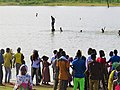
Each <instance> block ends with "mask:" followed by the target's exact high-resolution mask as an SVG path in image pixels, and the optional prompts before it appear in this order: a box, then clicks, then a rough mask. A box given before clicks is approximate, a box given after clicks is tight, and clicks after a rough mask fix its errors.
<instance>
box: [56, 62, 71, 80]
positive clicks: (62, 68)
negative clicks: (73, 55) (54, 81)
mask: <svg viewBox="0 0 120 90" xmlns="http://www.w3.org/2000/svg"><path fill="white" fill-rule="evenodd" d="M56 66H57V67H58V68H59V76H58V78H59V79H60V80H68V76H67V71H66V69H68V68H69V67H70V64H69V62H68V61H67V60H66V61H65V60H62V61H60V60H59V61H58V62H57V65H56Z"/></svg>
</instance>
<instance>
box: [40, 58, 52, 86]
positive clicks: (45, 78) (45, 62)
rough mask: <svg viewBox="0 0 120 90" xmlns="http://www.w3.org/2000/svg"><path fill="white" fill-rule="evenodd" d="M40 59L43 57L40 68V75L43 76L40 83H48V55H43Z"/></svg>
mask: <svg viewBox="0 0 120 90" xmlns="http://www.w3.org/2000/svg"><path fill="white" fill-rule="evenodd" d="M42 59H43V70H42V76H43V78H42V80H43V81H42V83H43V84H47V85H49V83H48V82H50V70H49V66H50V65H51V64H50V63H49V62H48V59H49V57H47V56H43V57H42Z"/></svg>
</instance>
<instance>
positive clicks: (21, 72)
mask: <svg viewBox="0 0 120 90" xmlns="http://www.w3.org/2000/svg"><path fill="white" fill-rule="evenodd" d="M27 70H28V67H27V66H26V65H25V64H23V65H22V66H21V67H20V71H19V72H20V74H21V75H26V73H27Z"/></svg>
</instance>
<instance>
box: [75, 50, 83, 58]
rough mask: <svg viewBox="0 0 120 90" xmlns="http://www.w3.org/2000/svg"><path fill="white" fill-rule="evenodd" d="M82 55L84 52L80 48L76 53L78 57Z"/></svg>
mask: <svg viewBox="0 0 120 90" xmlns="http://www.w3.org/2000/svg"><path fill="white" fill-rule="evenodd" d="M81 56H82V52H81V51H80V50H78V51H77V53H76V57H78V58H81Z"/></svg>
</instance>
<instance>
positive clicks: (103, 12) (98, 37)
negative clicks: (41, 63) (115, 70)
mask: <svg viewBox="0 0 120 90" xmlns="http://www.w3.org/2000/svg"><path fill="white" fill-rule="evenodd" d="M36 13H38V16H37V17H36ZM51 15H52V16H54V17H55V18H56V23H55V29H56V32H55V33H54V34H52V33H51V18H50V16H51ZM119 16H120V7H110V8H107V7H65V6H62V7H56V6H54V7H51V6H50V7H49V6H48V7H46V6H1V7H0V48H4V49H5V48H7V47H10V48H12V49H13V52H16V49H17V47H19V46H20V47H21V48H22V52H23V53H24V55H25V60H26V62H27V65H28V66H29V67H30V60H29V57H30V55H31V54H32V50H34V49H37V50H39V54H40V56H43V55H48V56H49V57H51V56H52V51H53V50H54V49H57V50H58V49H59V48H63V49H64V50H65V51H66V52H67V54H69V55H70V56H73V57H74V56H75V53H76V51H77V50H78V49H81V50H82V53H83V55H85V56H87V49H88V48H89V47H92V48H95V49H97V51H99V50H100V49H103V50H105V53H106V57H107V60H108V58H109V56H108V53H109V52H110V50H113V49H118V51H120V46H119V45H120V36H118V34H117V33H118V30H119V29H120V20H119ZM60 27H62V29H63V32H62V33H60V32H59V28H60ZM103 27H106V29H105V33H101V28H103ZM80 30H83V32H82V33H81V32H80ZM49 61H50V60H49ZM13 71H15V69H13ZM29 72H30V68H29ZM51 73H52V72H51ZM13 77H15V72H13V75H12V78H13ZM13 79H14V78H13Z"/></svg>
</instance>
